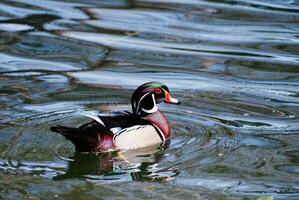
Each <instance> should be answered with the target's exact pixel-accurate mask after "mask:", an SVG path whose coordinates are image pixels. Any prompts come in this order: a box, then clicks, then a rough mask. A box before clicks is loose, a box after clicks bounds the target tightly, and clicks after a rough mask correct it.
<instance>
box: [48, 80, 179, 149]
mask: <svg viewBox="0 0 299 200" xmlns="http://www.w3.org/2000/svg"><path fill="white" fill-rule="evenodd" d="M162 102H165V103H171V104H180V102H179V101H178V100H177V99H175V98H172V97H171V95H170V92H169V89H168V88H167V86H166V85H165V84H163V83H160V82H148V83H145V84H143V85H141V86H139V87H138V88H137V89H136V90H135V92H134V93H133V95H132V98H131V104H132V111H133V112H132V113H130V112H124V113H118V114H117V115H114V116H100V115H97V116H90V115H87V116H89V117H91V118H92V119H93V121H91V122H89V123H87V124H84V125H82V126H80V127H79V128H70V127H65V126H52V127H51V130H52V131H53V132H57V133H60V134H61V135H63V136H64V137H66V138H67V139H68V140H70V141H71V142H72V143H73V144H74V145H75V149H76V151H81V152H103V151H110V150H128V149H137V148H143V147H147V146H151V145H155V144H159V143H164V142H165V141H167V140H168V139H169V137H170V134H171V130H170V125H169V122H168V121H167V119H166V117H165V115H164V114H163V113H162V112H161V111H160V110H159V109H158V107H157V104H159V103H162Z"/></svg>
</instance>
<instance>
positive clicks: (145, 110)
mask: <svg viewBox="0 0 299 200" xmlns="http://www.w3.org/2000/svg"><path fill="white" fill-rule="evenodd" d="M152 98H153V102H154V106H153V108H152V109H150V110H147V109H144V108H141V110H142V111H143V112H145V113H154V112H157V111H158V107H157V104H156V101H155V95H154V94H152Z"/></svg>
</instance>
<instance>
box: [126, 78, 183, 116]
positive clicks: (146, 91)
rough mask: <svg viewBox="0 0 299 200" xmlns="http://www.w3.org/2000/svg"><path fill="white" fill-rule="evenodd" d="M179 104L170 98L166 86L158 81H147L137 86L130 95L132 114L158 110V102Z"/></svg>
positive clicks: (143, 114)
mask: <svg viewBox="0 0 299 200" xmlns="http://www.w3.org/2000/svg"><path fill="white" fill-rule="evenodd" d="M162 102H165V103H170V104H180V101H179V100H177V99H175V98H172V97H171V95H170V92H169V89H168V87H167V86H166V85H165V84H163V83H160V82H148V83H144V84H143V85H141V86H139V87H138V88H137V89H136V90H135V92H134V93H133V95H132V98H131V103H132V110H133V114H135V115H139V116H145V115H148V114H152V113H155V112H157V111H158V107H157V104H159V103H162Z"/></svg>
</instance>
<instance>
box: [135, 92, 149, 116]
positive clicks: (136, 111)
mask: <svg viewBox="0 0 299 200" xmlns="http://www.w3.org/2000/svg"><path fill="white" fill-rule="evenodd" d="M149 94H150V93H149V92H148V93H145V94H144V95H143V96H142V97H141V98H140V99H139V101H138V104H137V108H136V112H138V110H139V106H140V102H141V101H142V99H144V97H146V96H147V95H149Z"/></svg>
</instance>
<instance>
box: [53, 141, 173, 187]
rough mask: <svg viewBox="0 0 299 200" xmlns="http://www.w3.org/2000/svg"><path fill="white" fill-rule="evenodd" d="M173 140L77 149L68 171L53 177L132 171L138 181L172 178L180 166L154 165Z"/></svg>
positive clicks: (106, 174)
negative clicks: (139, 146) (138, 145)
mask: <svg viewBox="0 0 299 200" xmlns="http://www.w3.org/2000/svg"><path fill="white" fill-rule="evenodd" d="M169 144H170V140H167V141H166V142H165V143H164V144H163V145H153V146H149V147H146V148H142V149H136V150H127V151H117V152H107V153H98V154H96V153H82V152H75V154H74V157H73V158H72V159H71V160H70V161H68V167H67V169H66V173H65V174H61V175H57V176H56V177H54V178H53V179H54V180H57V181H59V180H65V179H71V178H88V176H101V175H104V176H113V175H119V174H126V173H129V174H130V175H131V177H132V180H138V181H162V182H163V181H168V180H172V179H174V177H175V176H177V175H178V174H179V170H178V169H176V168H173V167H172V166H171V167H165V168H163V169H157V168H155V167H152V166H154V165H155V164H157V163H158V162H159V161H160V160H161V159H162V158H163V157H164V155H165V150H167V149H168V146H169ZM165 172H167V173H165ZM93 178H95V177H93ZM99 179H100V177H99Z"/></svg>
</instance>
